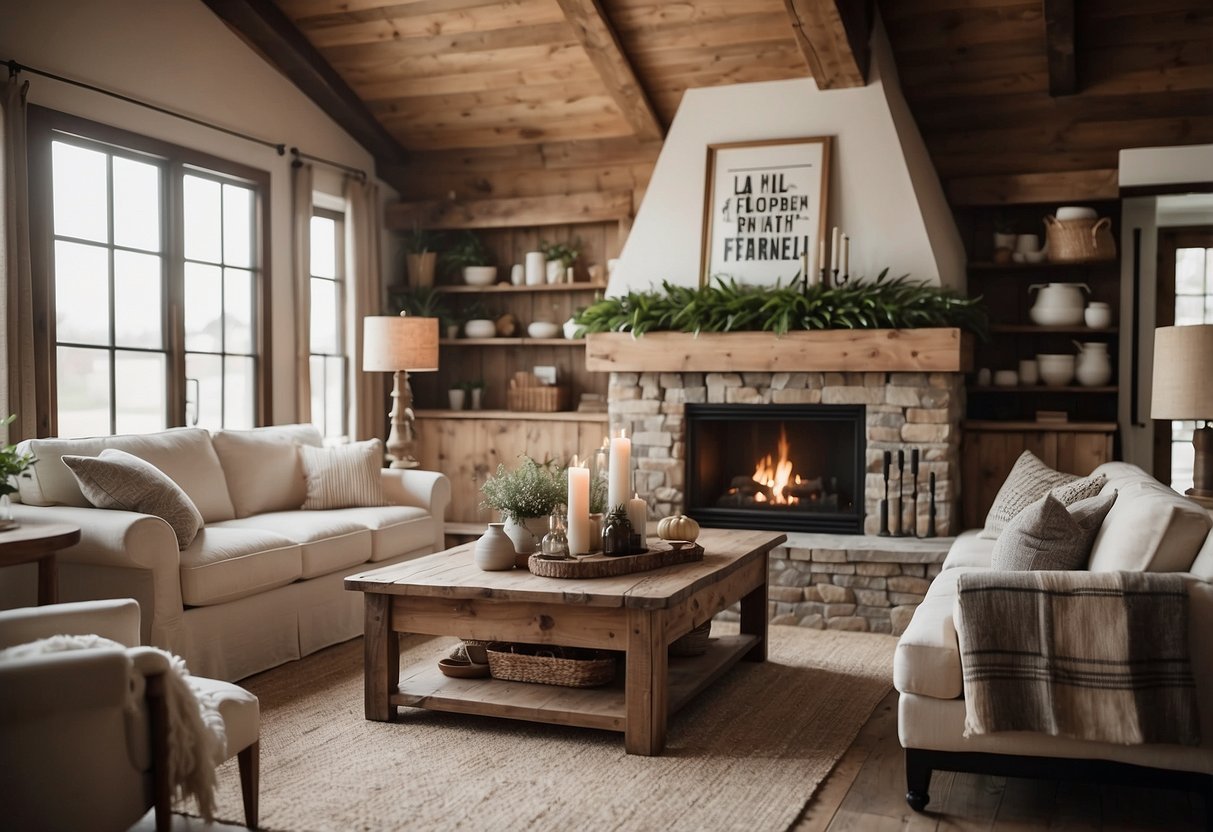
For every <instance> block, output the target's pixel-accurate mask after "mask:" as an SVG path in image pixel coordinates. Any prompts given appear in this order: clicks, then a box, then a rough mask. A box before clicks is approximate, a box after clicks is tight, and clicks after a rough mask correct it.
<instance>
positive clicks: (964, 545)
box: [943, 529, 995, 569]
mask: <svg viewBox="0 0 1213 832" xmlns="http://www.w3.org/2000/svg"><path fill="white" fill-rule="evenodd" d="M994 543H995V541H994V540H991V539H990V538H988V537H982V536H981V530H980V529H970V530H969V531H967V532H961V533H960V534H958V535H957V536H956V540H954V541H952V547H951V548H950V549H948V556H947V557H946V558H944V561H943V568H944V569H952V568H953V567H956V566H989V565H990V558H991V557H993V556H994Z"/></svg>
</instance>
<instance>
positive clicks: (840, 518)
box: [685, 404, 866, 534]
mask: <svg viewBox="0 0 1213 832" xmlns="http://www.w3.org/2000/svg"><path fill="white" fill-rule="evenodd" d="M685 416H686V437H687V439H686V441H687V445H686V479H685V482H686V484H687V489H686V491H687V493H686V513H687V514H689V515H690V516H691V517H693V518H695V519H696V520H697V521H699V522H700V523H701V524H703V525H706V526H714V527H719V528H761V529H779V530H784V531H818V532H835V533H850V534H861V533H862V532H863V520H864V487H865V480H864V473H865V457H866V453H865V451H866V441H865V431H864V425H865V407H864V406H862V405H822V404H788V405H776V404H762V405H748V404H688V405H687V406H686V413H685Z"/></svg>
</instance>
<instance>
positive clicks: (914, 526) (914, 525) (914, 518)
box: [910, 448, 918, 537]
mask: <svg viewBox="0 0 1213 832" xmlns="http://www.w3.org/2000/svg"><path fill="white" fill-rule="evenodd" d="M910 479H911V482H912V483H913V486H912V488H913V493H912V494H911V497H910V501H911V503H912V504H913V510H912V512H911V513H910V536H911V537H918V449H917V448H914V449H912V450H911V451H910Z"/></svg>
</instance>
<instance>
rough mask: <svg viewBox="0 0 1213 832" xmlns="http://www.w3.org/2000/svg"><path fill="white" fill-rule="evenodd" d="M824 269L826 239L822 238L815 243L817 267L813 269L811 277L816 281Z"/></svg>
mask: <svg viewBox="0 0 1213 832" xmlns="http://www.w3.org/2000/svg"><path fill="white" fill-rule="evenodd" d="M825 267H826V238H825V237H822V238H821V240H820V241H819V242H818V243H817V265H816V268H814V269H813V277H814V279H817V278H818V277H819V276H820V272H821V270H822V269H824V268H825Z"/></svg>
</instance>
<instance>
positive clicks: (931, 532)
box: [923, 471, 935, 537]
mask: <svg viewBox="0 0 1213 832" xmlns="http://www.w3.org/2000/svg"><path fill="white" fill-rule="evenodd" d="M929 482H930V484H931V486H930V502H929V503H928V505H927V533H926V534H925V535H923V537H935V472H934V471H932V472H931V477H930V480H929Z"/></svg>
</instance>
